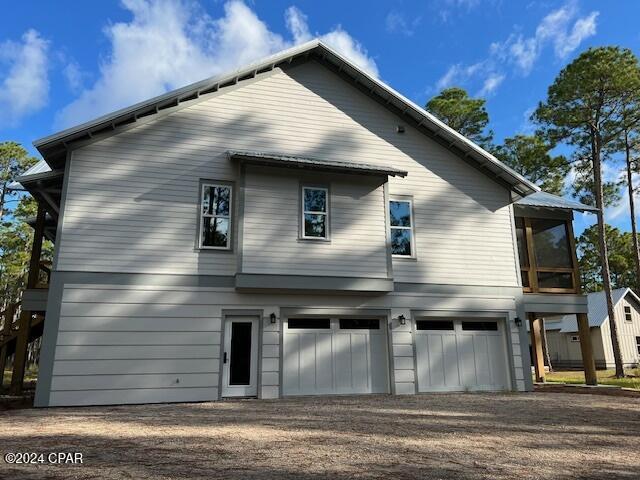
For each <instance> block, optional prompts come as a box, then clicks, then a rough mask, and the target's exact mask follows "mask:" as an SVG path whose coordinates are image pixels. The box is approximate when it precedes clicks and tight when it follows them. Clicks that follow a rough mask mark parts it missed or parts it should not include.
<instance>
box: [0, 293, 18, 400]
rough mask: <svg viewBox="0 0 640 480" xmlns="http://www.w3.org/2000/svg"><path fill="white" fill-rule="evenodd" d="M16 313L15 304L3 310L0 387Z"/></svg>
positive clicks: (0, 333) (10, 304)
mask: <svg viewBox="0 0 640 480" xmlns="http://www.w3.org/2000/svg"><path fill="white" fill-rule="evenodd" d="M15 313H16V304H15V303H13V302H12V303H9V304H8V305H7V307H6V308H5V309H4V312H3V316H4V326H3V327H2V332H0V335H2V340H1V341H0V344H1V345H2V346H1V347H0V387H2V385H3V379H4V370H5V368H7V351H8V350H9V342H8V340H9V336H10V335H11V324H12V323H13V316H14V315H15Z"/></svg>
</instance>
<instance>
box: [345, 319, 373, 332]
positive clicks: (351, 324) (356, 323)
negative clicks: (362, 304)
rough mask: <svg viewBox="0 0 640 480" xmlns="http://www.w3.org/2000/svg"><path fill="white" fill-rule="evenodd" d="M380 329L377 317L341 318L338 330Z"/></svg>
mask: <svg viewBox="0 0 640 480" xmlns="http://www.w3.org/2000/svg"><path fill="white" fill-rule="evenodd" d="M349 329H351V330H354V329H355V330H380V320H378V319H377V318H341V319H340V330H349Z"/></svg>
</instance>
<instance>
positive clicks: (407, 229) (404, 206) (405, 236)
mask: <svg viewBox="0 0 640 480" xmlns="http://www.w3.org/2000/svg"><path fill="white" fill-rule="evenodd" d="M412 207H413V205H412V202H411V200H403V199H393V200H391V201H390V202H389V220H390V223H391V254H392V255H393V256H394V257H408V258H410V257H414V256H415V242H414V235H413V213H412V210H413V208H412Z"/></svg>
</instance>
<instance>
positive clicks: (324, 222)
mask: <svg viewBox="0 0 640 480" xmlns="http://www.w3.org/2000/svg"><path fill="white" fill-rule="evenodd" d="M328 193H329V190H327V189H326V188H317V187H302V238H311V239H314V238H316V239H323V238H325V239H326V238H328V233H329V232H328V230H329V229H328V225H329V222H328V220H329V209H328V196H329V195H328Z"/></svg>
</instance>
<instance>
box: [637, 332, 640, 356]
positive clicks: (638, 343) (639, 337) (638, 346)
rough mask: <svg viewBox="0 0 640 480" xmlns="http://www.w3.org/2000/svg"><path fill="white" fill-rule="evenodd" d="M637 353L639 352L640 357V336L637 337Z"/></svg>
mask: <svg viewBox="0 0 640 480" xmlns="http://www.w3.org/2000/svg"><path fill="white" fill-rule="evenodd" d="M636 351H637V352H638V355H639V356H640V336H637V337H636Z"/></svg>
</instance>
